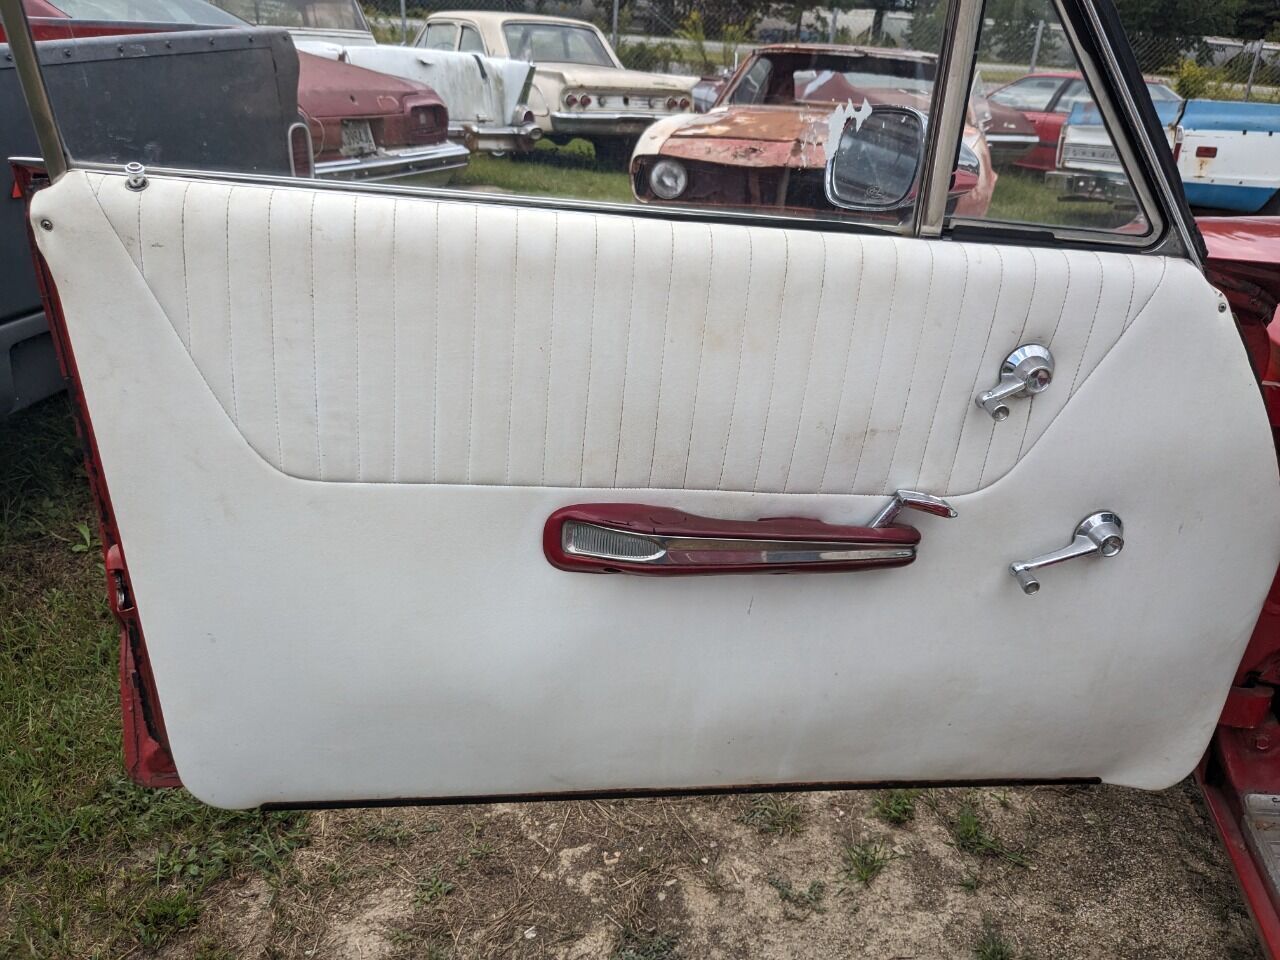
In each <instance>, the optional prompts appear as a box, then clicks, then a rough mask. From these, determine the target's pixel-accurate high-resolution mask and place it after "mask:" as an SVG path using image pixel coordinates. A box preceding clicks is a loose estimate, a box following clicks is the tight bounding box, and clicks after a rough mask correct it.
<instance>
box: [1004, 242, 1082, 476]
mask: <svg viewBox="0 0 1280 960" xmlns="http://www.w3.org/2000/svg"><path fill="white" fill-rule="evenodd" d="M1062 262H1063V263H1064V264H1065V265H1066V268H1067V281H1066V284H1065V286H1063V288H1062V306H1061V307H1059V308H1058V319H1057V320H1056V321H1055V322H1054V324H1053V333H1052V334H1050V336H1049V339H1048V341H1047V342H1046V343H1045V346H1046V347H1048V348H1050V350H1052V349H1053V341H1054V338H1055V337H1057V335H1058V327H1060V326H1062V317H1063V315H1064V314H1065V313H1066V312H1067V301H1068V300H1069V299H1071V258H1070V257H1069V256H1067V254H1065V253H1063V254H1062ZM1035 409H1036V398H1035V397H1030V398H1028V400H1027V418H1026V419H1025V420H1023V421H1022V439H1021V440H1019V441H1018V455H1017V456H1016V457H1014V463H1017V462H1018V461H1019V460H1021V459H1022V455H1023V453H1025V452H1026V449H1027V435H1028V434H1029V433H1030V432H1031V415H1032V414H1033V413H1035Z"/></svg>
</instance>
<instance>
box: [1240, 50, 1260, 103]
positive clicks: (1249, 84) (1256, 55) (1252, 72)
mask: <svg viewBox="0 0 1280 960" xmlns="http://www.w3.org/2000/svg"><path fill="white" fill-rule="evenodd" d="M1264 44H1265V41H1263V40H1259V41H1258V45H1257V46H1256V47H1254V48H1253V63H1251V64H1249V79H1248V81H1246V83H1245V85H1244V98H1245V100H1248V99H1249V98H1250V97H1251V96H1253V78H1254V77H1256V76H1257V75H1258V62H1259V61H1260V60H1261V59H1262V47H1263V45H1264Z"/></svg>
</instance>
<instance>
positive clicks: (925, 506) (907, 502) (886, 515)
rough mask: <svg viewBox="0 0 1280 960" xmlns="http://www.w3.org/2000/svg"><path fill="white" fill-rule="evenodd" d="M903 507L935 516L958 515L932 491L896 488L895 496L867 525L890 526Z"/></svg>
mask: <svg viewBox="0 0 1280 960" xmlns="http://www.w3.org/2000/svg"><path fill="white" fill-rule="evenodd" d="M903 507H910V508H911V509H912V510H919V511H920V512H921V513H931V514H933V515H934V516H935V517H954V516H955V515H956V511H955V508H954V507H952V506H951V504H949V503H947V501H945V500H943V499H942V498H941V497H935V496H934V495H933V494H931V493H921V492H920V491H919V490H895V491H894V493H893V498H892V499H891V500H890V501H889V502H888V503H886V504H885V505H884V506H883V507H881V508H880V512H879V513H877V514H876V515H875V516H874V517H872V518H871V522H870V523H869V524H867V526H869V527H887V526H889V524H891V523H893V521H894V520H896V519H898V514H899V513H901V512H902V508H903Z"/></svg>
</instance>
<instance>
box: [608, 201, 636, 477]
mask: <svg viewBox="0 0 1280 960" xmlns="http://www.w3.org/2000/svg"><path fill="white" fill-rule="evenodd" d="M635 314H636V222H635V220H631V296H630V298H629V304H628V306H627V348H626V352H625V353H624V355H623V360H622V391H621V394H620V398H621V399H620V400H619V402H618V436H617V444H618V446H617V450H616V451H615V453H614V459H613V485H614V486H615V487H616V486H617V485H618V469H619V467H620V465H621V463H622V420H623V417H624V415H625V414H626V412H627V374H628V373H629V372H630V370H631V327H632V320H633V319H634V318H635Z"/></svg>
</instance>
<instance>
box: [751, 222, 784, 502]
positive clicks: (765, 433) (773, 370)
mask: <svg viewBox="0 0 1280 960" xmlns="http://www.w3.org/2000/svg"><path fill="white" fill-rule="evenodd" d="M790 276H791V234H790V232H789V231H786V230H784V231H783V232H782V292H781V294H780V295H779V297H778V334H777V336H775V337H774V338H773V363H772V364H770V366H769V399H768V400H767V401H766V403H765V407H764V427H763V428H761V430H760V453H759V455H758V456H757V457H756V475H755V479H753V480H752V481H751V489H752V491H757V490H759V489H760V466H761V464H763V463H764V445H765V443H766V442H767V441H768V439H769V418H770V415H771V414H772V413H773V394H774V390H775V389H776V388H777V386H778V352H779V351H780V350H781V348H782V325H783V321H784V319H785V318H786V315H787V279H788V278H789V277H790Z"/></svg>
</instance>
